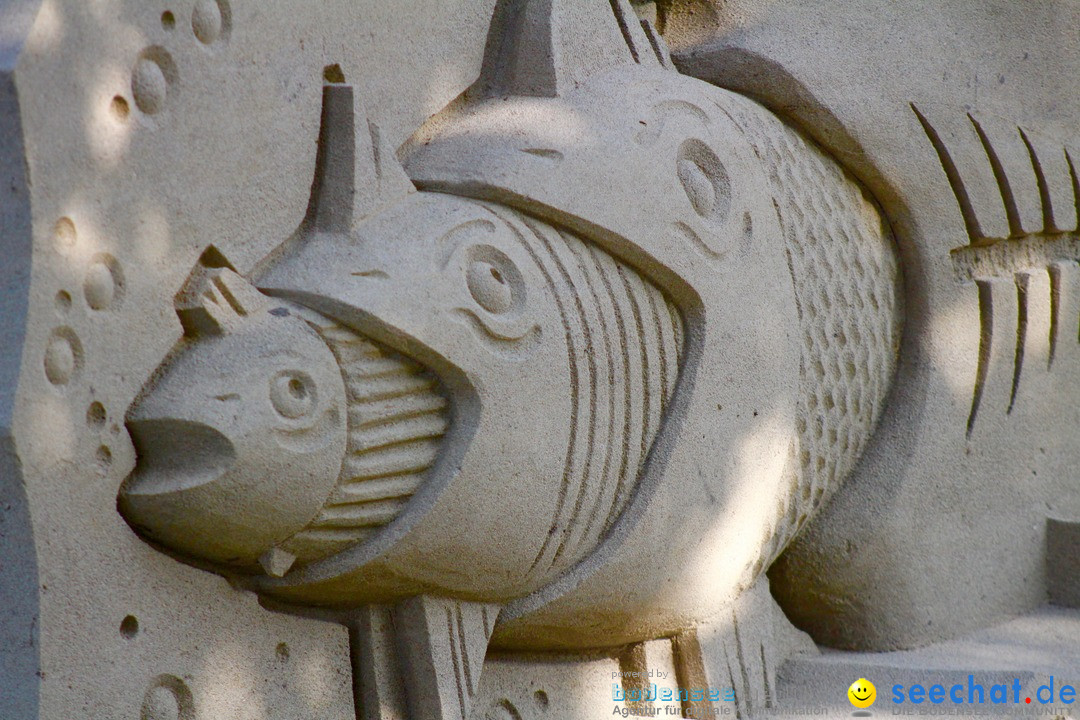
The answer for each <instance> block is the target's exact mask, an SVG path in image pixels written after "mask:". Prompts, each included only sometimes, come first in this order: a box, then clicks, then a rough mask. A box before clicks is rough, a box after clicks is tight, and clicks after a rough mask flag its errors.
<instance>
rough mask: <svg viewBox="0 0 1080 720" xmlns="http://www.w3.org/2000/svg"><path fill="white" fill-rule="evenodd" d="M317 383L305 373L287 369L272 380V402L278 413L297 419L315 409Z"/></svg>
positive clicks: (290, 418) (284, 416)
mask: <svg viewBox="0 0 1080 720" xmlns="http://www.w3.org/2000/svg"><path fill="white" fill-rule="evenodd" d="M315 401H316V397H315V383H314V382H313V381H312V379H311V378H310V377H308V376H307V375H306V374H304V373H300V372H296V371H293V370H287V371H285V372H280V373H278V374H277V375H275V376H274V378H273V379H272V380H271V381H270V403H271V404H272V405H273V406H274V410H275V411H276V412H277V414H278V415H281V416H282V417H283V418H287V419H289V420H296V419H298V418H302V417H304V416H306V415H310V414H311V412H312V411H313V410H314V409H315Z"/></svg>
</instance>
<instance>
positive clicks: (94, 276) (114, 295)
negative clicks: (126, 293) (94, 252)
mask: <svg viewBox="0 0 1080 720" xmlns="http://www.w3.org/2000/svg"><path fill="white" fill-rule="evenodd" d="M122 290H123V274H122V273H121V271H120V265H119V263H117V262H116V258H114V257H113V256H112V255H107V254H102V255H98V256H96V257H95V258H94V259H93V261H91V263H90V267H89V268H87V270H86V279H85V281H84V282H83V295H84V296H85V297H86V304H87V305H89V306H90V307H91V308H92V309H94V310H105V309H106V308H108V307H110V306H111V305H113V304H114V303H115V302H116V301H117V300H118V299H119V297H120V294H121V291H122Z"/></svg>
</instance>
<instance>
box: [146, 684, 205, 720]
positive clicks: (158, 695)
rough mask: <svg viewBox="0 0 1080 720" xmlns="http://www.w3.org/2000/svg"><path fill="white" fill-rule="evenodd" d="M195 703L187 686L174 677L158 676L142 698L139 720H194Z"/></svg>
mask: <svg viewBox="0 0 1080 720" xmlns="http://www.w3.org/2000/svg"><path fill="white" fill-rule="evenodd" d="M194 718H195V702H194V699H193V697H192V695H191V690H190V689H189V688H188V686H187V684H186V683H185V682H184V681H183V680H181V679H180V678H178V677H176V676H175V675H158V676H157V677H156V678H154V680H153V681H152V682H151V683H150V687H149V688H148V689H147V691H146V695H145V696H143V704H142V712H141V713H140V715H139V719H140V720H194Z"/></svg>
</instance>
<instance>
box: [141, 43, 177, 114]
mask: <svg viewBox="0 0 1080 720" xmlns="http://www.w3.org/2000/svg"><path fill="white" fill-rule="evenodd" d="M177 77H178V76H177V72H176V63H174V62H173V59H172V56H171V55H169V53H168V51H167V50H165V48H163V47H160V46H158V45H154V46H152V47H148V48H146V49H145V50H143V51H142V52H141V53H140V54H139V59H138V60H137V61H136V62H135V67H134V69H133V70H132V71H131V94H132V96H133V97H134V98H135V106H136V107H138V108H139V110H141V111H142V112H143V113H145V114H146V115H156V114H157V113H159V112H161V111H162V110H164V109H165V103H166V101H167V100H168V97H169V95H170V93H171V92H172V87H173V85H175V84H176V81H177Z"/></svg>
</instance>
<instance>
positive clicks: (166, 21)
mask: <svg viewBox="0 0 1080 720" xmlns="http://www.w3.org/2000/svg"><path fill="white" fill-rule="evenodd" d="M161 27H163V28H165V29H166V30H172V29H173V28H175V27H176V16H175V15H173V14H172V11H171V10H166V11H165V12H163V13H161Z"/></svg>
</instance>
